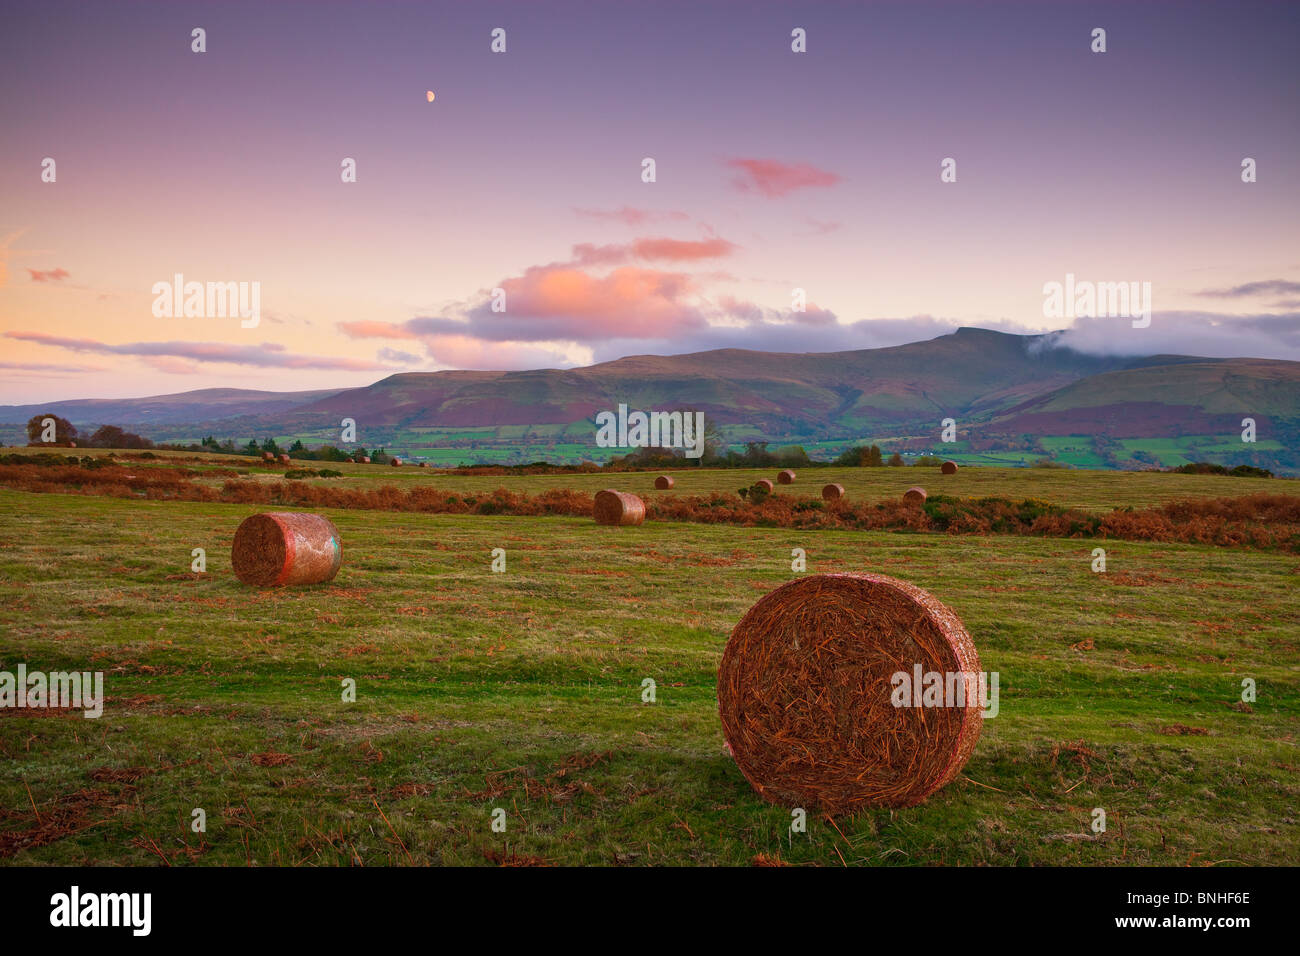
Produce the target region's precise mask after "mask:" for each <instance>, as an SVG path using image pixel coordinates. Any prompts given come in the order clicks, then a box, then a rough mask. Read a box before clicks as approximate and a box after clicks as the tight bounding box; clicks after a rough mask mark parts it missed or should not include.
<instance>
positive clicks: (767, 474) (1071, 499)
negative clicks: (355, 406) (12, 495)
mask: <svg viewBox="0 0 1300 956" xmlns="http://www.w3.org/2000/svg"><path fill="white" fill-rule="evenodd" d="M2 451H3V452H4V453H5V454H9V453H19V454H35V453H42V452H48V449H41V448H11V449H3V450H2ZM54 453H55V454H60V455H89V456H92V457H102V456H104V455H106V454H108V453H107V452H105V451H102V450H99V449H55V450H54ZM117 454H118V455H119V457H120V456H122V455H123V454H124V453H122V452H118V453H117ZM156 454H157V455H158V456H159V461H156V462H153V463H151V462H148V461H140V460H138V459H129V460H127V461H126V463H127V464H129V465H130V466H131V467H132V468H148V467H151V465H163V464H166V463H167V461H168V460H169V459H173V458H180V459H193V458H197V459H201V460H202V461H205V462H210V463H211V467H213V468H237V469H240V470H247V471H248V472H249V473H250V474H251V475H253V476H260V477H261V478H263V479H265V480H268V481H277V480H280V479H282V478H283V476H284V471H285V469H284V468H273V467H272V468H268V467H264V466H263V465H262V464H261V463H260V462H258V461H256V460H255V459H251V458H244V457H240V456H231V455H209V454H202V455H191V454H189V453H170V452H158V453H156ZM193 467H195V468H196V469H197V470H200V471H201V470H202V469H203V468H204V467H206V466H205V465H203V464H198V465H194V466H193ZM294 467H295V468H300V467H305V468H311V469H320V468H329V469H332V470H336V471H340V472H342V473H343V475H344V477H343V478H341V479H340V478H308V479H305V480H307V481H309V482H313V483H325V484H334V485H336V486H338V485H342V486H345V487H353V488H374V487H379V486H382V485H396V486H397V487H406V482H428V483H432V484H433V485H435V486H436V487H439V488H445V489H447V490H454V491H463V492H469V493H482V492H490V491H494V490H496V489H497V488H506V489H508V490H511V491H517V492H527V493H530V494H537V493H539V492H542V491H547V490H551V489H558V488H572V489H574V490H576V491H585V492H588V493H592V492H596V491H599V490H601V489H602V488H618V489H619V490H621V491H631V492H634V493H636V494H638V495H641V496H643V497H645V498H650V499H653V498H657V497H660V496H664V495H702V494H711V493H714V492H723V493H726V494H735V493H736V492H737V491H738V490H739V489H740V488H748V487H751V486H752V485H753V484H754V482H756V481H757V480H758V479H760V478H768V479H773V480H775V478H776V472H777V470H778V469H776V468H764V469H757V468H738V469H730V468H697V467H694V466H685V467H682V468H678V469H668V470H666V471H664V472H662V473H665V474H671V475H672V476H673V477H674V479H675V480H676V484H675V485H674V487H673V489H672V490H671V491H656V490H655V487H654V480H655V477H656V476H657V475H658V474H660V473H661V472H659V471H635V472H612V473H611V472H604V473H601V472H596V473H590V474H583V473H577V472H575V473H569V474H558V475H456V474H449V473H448V472H446V471H442V470H439V469H435V468H418V467H411V466H408V465H403V466H402V467H400V468H393V467H390V466H387V465H357V464H353V463H352V462H342V463H336V462H307V461H304V462H295V464H294ZM222 480H224V479H221V478H213V479H212V481H213V482H215V483H217V484H219V483H220V482H221V481H222ZM831 483H835V484H840V485H843V486H844V489H845V491H846V493H847V495H848V497H849V498H850V499H852V500H859V499H862V500H870V501H878V500H884V499H888V500H896V499H899V498H901V497H902V495H903V492H904V491H906V490H907V489H908V488H910V487H912V486H913V485H920V486H921V487H923V488H925V489H926V490H927V491H928V492H929V493H930V494H944V495H951V496H956V497H966V498H989V497H995V498H1009V499H1012V500H1017V501H1018V500H1021V499H1024V498H1034V499H1038V500H1041V501H1048V502H1051V503H1052V504H1057V505H1062V506H1066V507H1076V508H1082V509H1085V510H1088V511H1094V512H1105V511H1110V510H1112V509H1114V508H1124V507H1133V508H1143V507H1146V506H1149V505H1159V504H1164V503H1166V502H1170V501H1178V500H1182V499H1188V498H1226V497H1239V496H1242V495H1250V494H1255V493H1258V492H1266V493H1269V494H1282V495H1296V494H1300V479H1294V478H1233V477H1226V476H1221V475H1181V474H1162V473H1159V472H1136V471H1076V470H1069V469H1050V468H986V467H963V468H962V469H961V470H960V471H958V473H957V474H955V475H943V474H940V473H939V469H938V468H937V467H911V466H907V467H902V468H889V467H882V468H807V469H800V470H798V477H797V479H796V482H795V484H793V485H779V486H777V488H776V494H780V495H791V496H795V497H803V498H820V497H821V490H822V487H823V486H824V485H827V484H831Z"/></svg>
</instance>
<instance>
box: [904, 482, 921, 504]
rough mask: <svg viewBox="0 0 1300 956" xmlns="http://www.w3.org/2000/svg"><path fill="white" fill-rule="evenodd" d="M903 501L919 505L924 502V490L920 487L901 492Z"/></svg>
mask: <svg viewBox="0 0 1300 956" xmlns="http://www.w3.org/2000/svg"><path fill="white" fill-rule="evenodd" d="M903 500H904V501H906V502H908V503H909V504H914V505H919V504H922V503H923V502H924V501H925V489H924V488H922V487H921V486H920V485H917V486H916V487H914V488H908V489H907V490H906V491H905V492H903Z"/></svg>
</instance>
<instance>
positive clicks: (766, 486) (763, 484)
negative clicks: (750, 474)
mask: <svg viewBox="0 0 1300 956" xmlns="http://www.w3.org/2000/svg"><path fill="white" fill-rule="evenodd" d="M754 487H755V488H762V489H763V490H764V491H771V490H772V487H773V486H772V482H770V481H768V480H767V479H766V478H760V479H758V481H756V482H754Z"/></svg>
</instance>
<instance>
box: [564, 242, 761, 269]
mask: <svg viewBox="0 0 1300 956" xmlns="http://www.w3.org/2000/svg"><path fill="white" fill-rule="evenodd" d="M738 248H739V246H737V245H736V244H735V243H734V242H728V241H727V240H726V239H719V238H716V237H715V238H712V239H699V240H690V239H651V238H645V239H633V240H632V241H631V242H630V243H626V244H621V245H606V246H597V245H593V244H592V243H589V242H584V243H579V244H578V245H576V246H574V247H573V263H572V264H573V265H580V266H604V265H615V264H617V263H620V262H626V261H627V260H628V259H642V260H645V261H647V262H655V261H658V262H697V261H700V260H704V259H718V258H721V257H723V256H729V255H731V254H732V253H733V252H735V251H736V249H738Z"/></svg>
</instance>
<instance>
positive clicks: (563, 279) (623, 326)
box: [501, 266, 702, 340]
mask: <svg viewBox="0 0 1300 956" xmlns="http://www.w3.org/2000/svg"><path fill="white" fill-rule="evenodd" d="M501 288H503V289H505V292H506V297H507V298H506V301H507V302H508V303H509V313H510V315H512V316H528V317H532V318H540V319H552V320H558V322H542V323H538V329H539V332H542V334H541V335H540V336H539V338H546V339H555V338H577V339H579V340H583V339H587V338H589V337H591V336H592V335H599V336H607V335H641V334H643V333H644V332H645V330H646V329H647V328H648V327H649V328H654V329H655V330H656V332H657V333H659V334H670V333H671V332H672V331H673V330H675V329H686V328H691V327H694V326H696V325H698V324H700V322H701V321H702V320H701V319H700V318H699V316H698V314H697V313H696V311H695V309H694V308H693V307H691V306H688V305H687V304H686V302H685V301H684V300H685V299H686V297H687V296H688V295H690V294H692V293H693V292H694V291H695V285H694V282H693V280H692V279H691V278H690V277H689V276H686V275H683V274H682V273H678V272H662V271H660V270H658V269H641V268H637V267H635V266H624V267H621V268H618V269H615V270H614V271H613V272H611V273H610V274H609V275H607V276H603V277H597V276H591V275H588V274H587V273H586V272H583V271H581V270H579V269H572V268H567V267H564V266H535V267H533V268H531V269H528V270H527V271H525V272H524V274H523V275H522V276H520V277H518V278H512V279H505V280H503V282H502V284H501ZM534 340H536V339H534Z"/></svg>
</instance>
